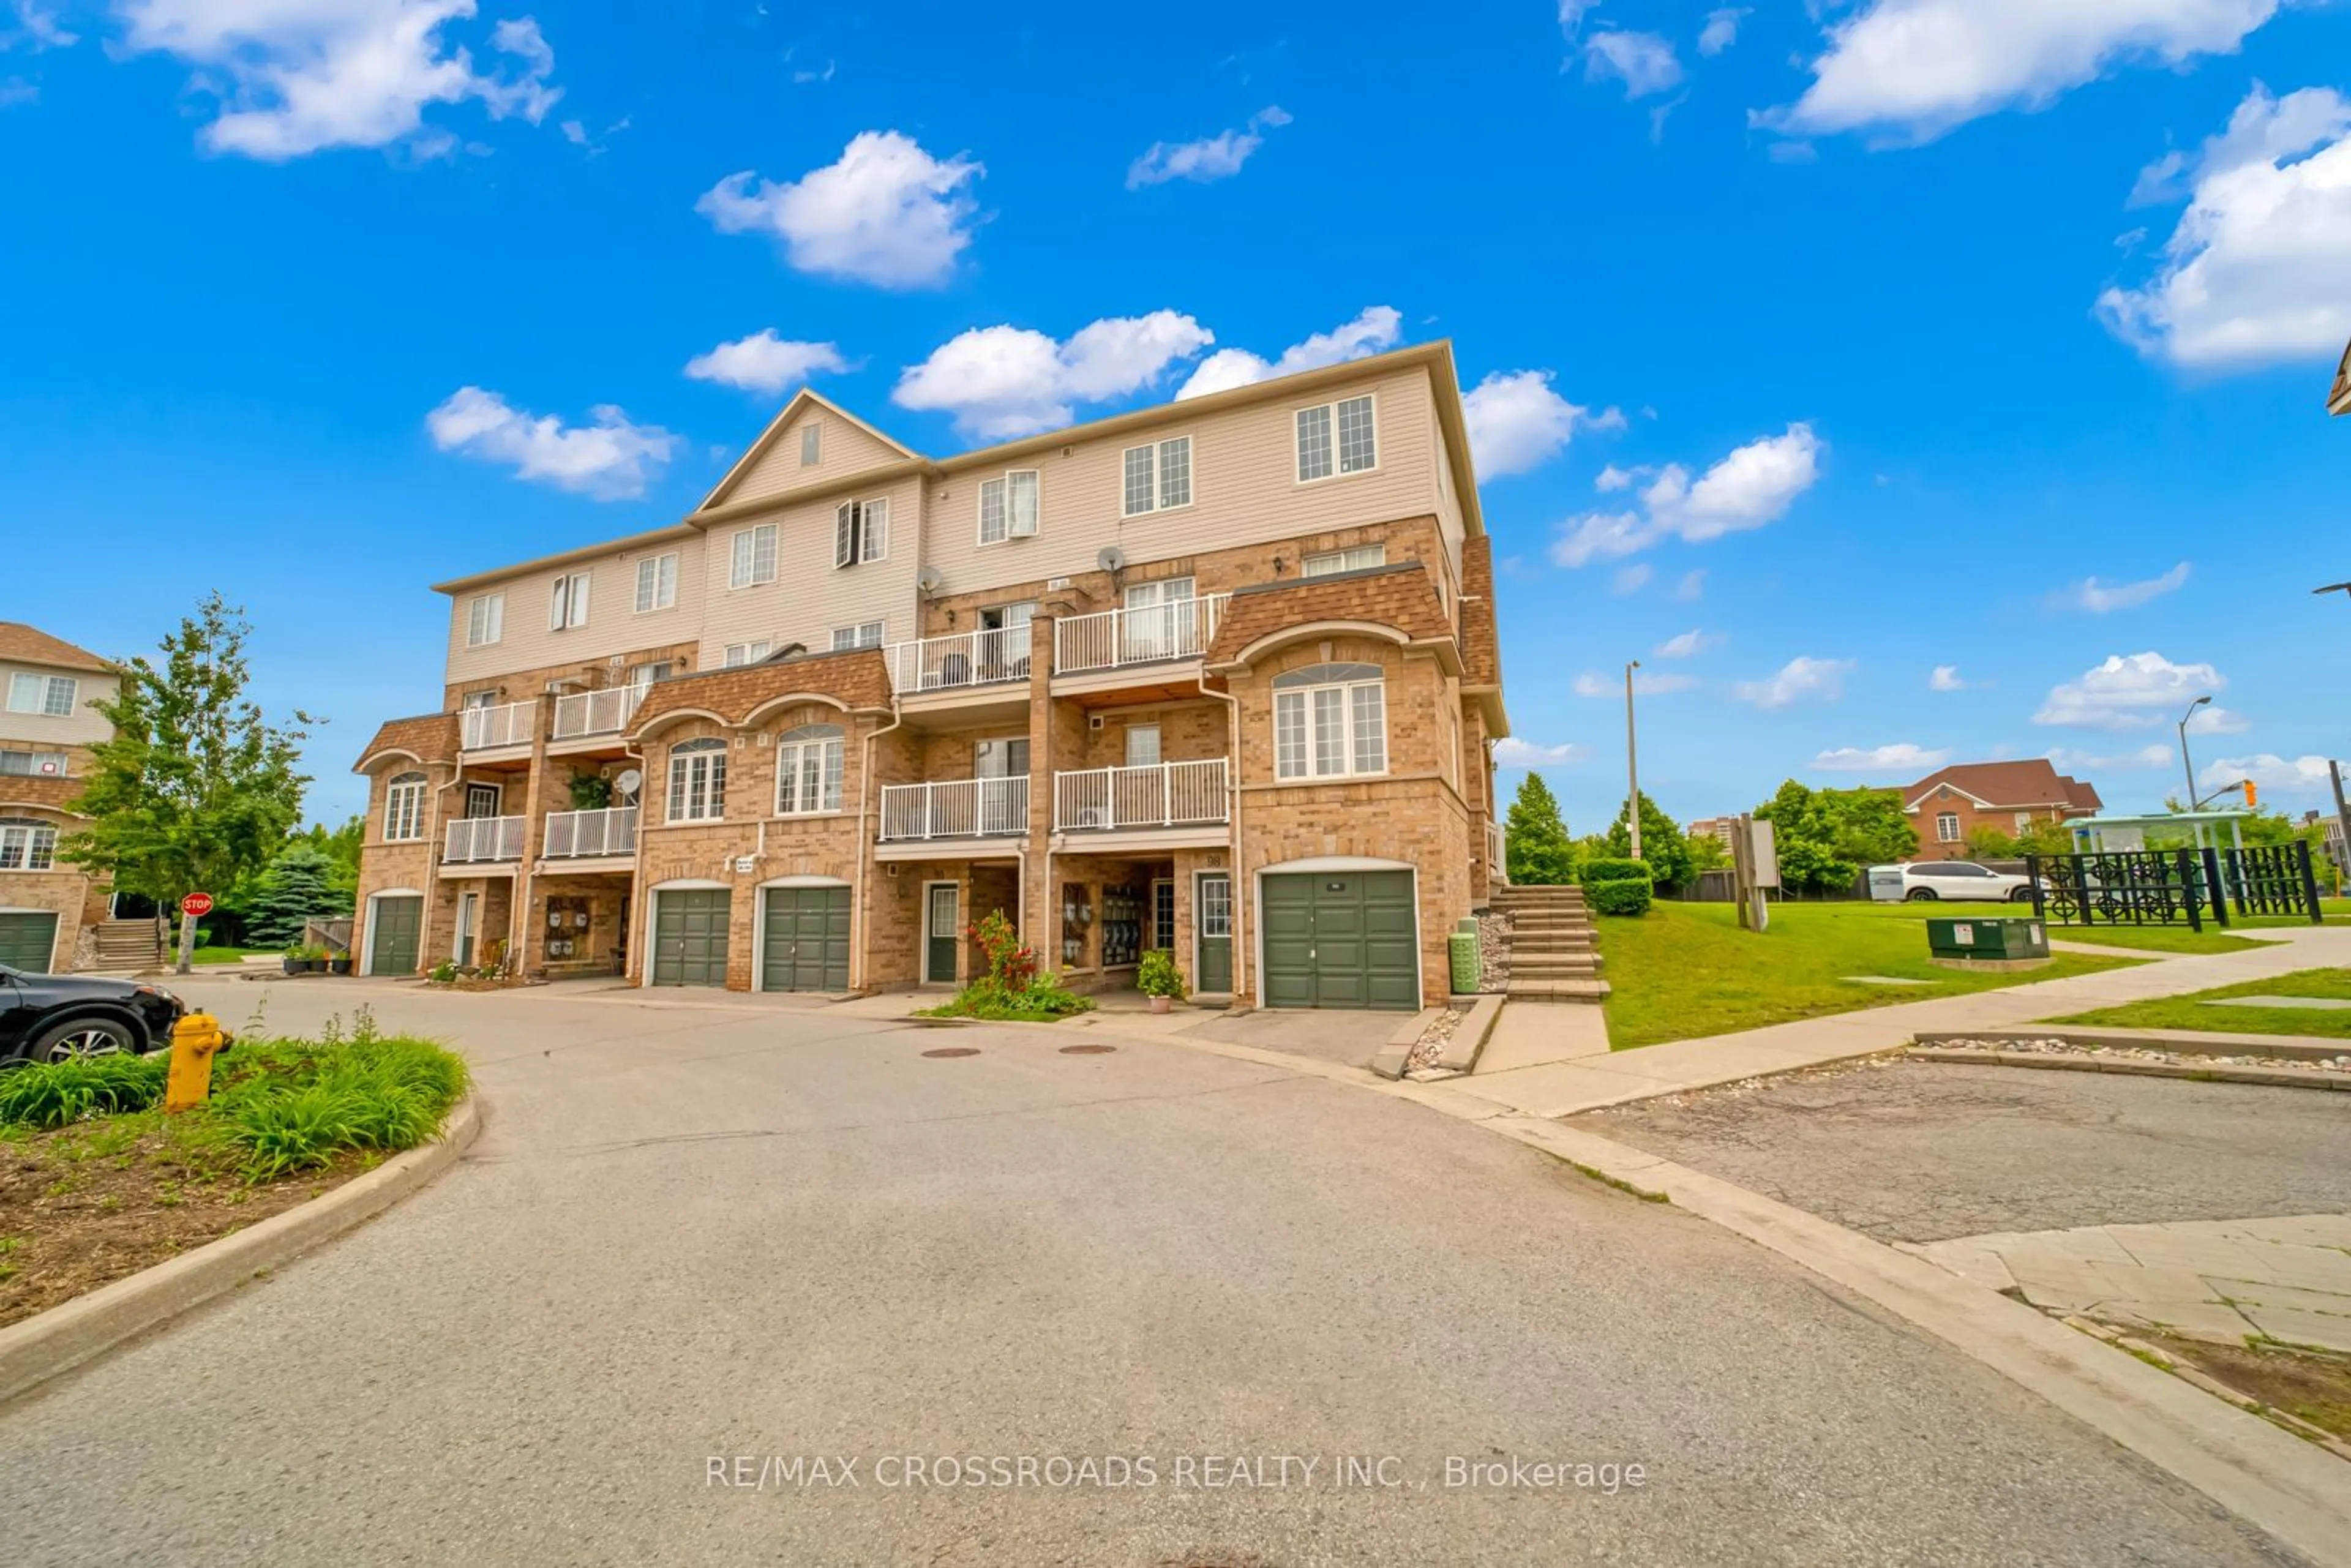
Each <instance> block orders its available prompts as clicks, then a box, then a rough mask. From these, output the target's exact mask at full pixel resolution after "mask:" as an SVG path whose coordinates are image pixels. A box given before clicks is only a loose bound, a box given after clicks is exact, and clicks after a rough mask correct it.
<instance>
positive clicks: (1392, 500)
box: [891, 367, 1460, 639]
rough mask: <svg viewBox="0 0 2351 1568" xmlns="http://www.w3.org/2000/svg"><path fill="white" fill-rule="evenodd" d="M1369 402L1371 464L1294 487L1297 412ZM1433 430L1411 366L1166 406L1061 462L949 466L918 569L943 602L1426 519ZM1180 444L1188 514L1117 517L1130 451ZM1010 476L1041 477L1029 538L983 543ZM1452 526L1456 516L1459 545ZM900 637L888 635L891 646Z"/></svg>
mask: <svg viewBox="0 0 2351 1568" xmlns="http://www.w3.org/2000/svg"><path fill="white" fill-rule="evenodd" d="M1364 392H1372V393H1374V396H1375V397H1376V398H1377V411H1376V414H1377V421H1378V423H1377V427H1376V428H1377V431H1378V441H1379V447H1378V466H1377V467H1376V468H1374V469H1373V470H1371V471H1369V472H1366V473H1362V474H1348V475H1341V476H1333V477H1332V478H1329V479H1322V480H1318V481H1316V482H1314V483H1312V484H1308V485H1301V484H1299V483H1298V482H1297V454H1296V450H1295V447H1294V445H1293V442H1294V436H1293V434H1292V433H1293V431H1294V429H1295V425H1296V413H1297V410H1298V409H1300V408H1301V407H1306V406H1309V405H1311V404H1320V403H1328V402H1338V401H1340V400H1342V399H1344V398H1349V397H1356V396H1360V395H1362V394H1363V393H1364ZM1436 432H1437V415H1436V404H1435V400H1434V398H1433V396H1432V394H1431V392H1430V391H1429V385H1428V377H1427V374H1426V371H1422V370H1421V369H1419V368H1418V367H1408V368H1406V369H1405V370H1401V371H1391V372H1389V373H1387V374H1384V375H1381V374H1375V373H1374V374H1366V375H1365V377H1364V380H1363V382H1361V383H1356V384H1349V385H1345V386H1342V387H1338V388H1333V389H1329V390H1326V391H1323V392H1316V393H1311V394H1302V395H1301V396H1300V397H1298V398H1295V399H1289V400H1282V401H1278V402H1262V403H1257V404H1253V405H1251V406H1249V407H1245V408H1240V409H1236V410H1232V411H1229V412H1227V413H1219V414H1215V415H1211V416H1208V417H1206V418H1202V417H1197V416H1194V415H1190V413H1189V411H1187V409H1186V406H1185V405H1184V404H1182V403H1176V404H1174V405H1172V406H1171V407H1170V408H1169V410H1168V411H1167V418H1166V420H1165V422H1164V423H1155V424H1154V425H1153V427H1151V428H1150V429H1149V430H1148V431H1134V432H1131V433H1129V434H1123V435H1116V436H1110V437H1105V438H1102V439H1099V440H1094V441H1089V442H1085V443H1083V444H1080V445H1077V446H1075V447H1074V448H1072V449H1071V452H1070V454H1069V455H1067V456H1064V455H1062V454H1061V451H1060V449H1058V448H1052V449H1048V450H1047V451H1045V452H1043V453H1041V454H1039V455H1032V456H1029V457H1026V458H1022V459H1021V460H1019V462H1017V463H1011V464H1007V465H1000V466H999V465H990V466H986V467H977V466H976V467H971V468H957V469H956V471H955V472H954V473H952V474H949V475H947V476H945V477H944V478H943V479H933V480H931V481H930V482H929V492H930V494H929V504H928V506H927V507H925V514H924V539H923V547H924V556H923V559H925V561H927V562H929V563H930V564H932V565H934V566H935V567H937V568H938V569H939V571H940V574H941V576H942V577H943V579H944V583H943V585H942V587H941V589H940V592H942V593H946V594H955V593H968V592H974V591H979V590H982V589H985V588H987V587H989V586H991V585H993V584H998V583H1020V582H1034V581H1039V580H1044V579H1049V578H1053V577H1061V576H1070V575H1074V574H1076V573H1078V572H1085V571H1092V570H1095V569H1096V568H1095V558H1096V557H1097V556H1098V555H1099V554H1100V553H1101V551H1102V547H1103V546H1105V545H1113V544H1114V545H1117V546H1118V547H1119V548H1120V549H1123V550H1124V551H1125V552H1126V556H1127V559H1128V560H1129V561H1130V562H1132V563H1134V565H1138V566H1140V565H1144V564H1146V563H1148V562H1151V561H1154V560H1160V559H1167V558H1169V557H1173V556H1184V555H1193V554H1197V553H1201V552H1204V551H1208V550H1217V549H1228V548H1230V547H1232V546H1235V545H1247V544H1253V543H1258V542H1260V541H1267V540H1273V539H1282V538H1292V537H1294V536H1297V535H1300V534H1309V533H1313V532H1316V531H1317V530H1320V529H1324V528H1344V527H1348V526H1351V525H1354V524H1360V523H1376V522H1386V521H1389V520H1392V519H1394V518H1397V517H1423V516H1426V515H1427V514H1428V513H1429V512H1431V511H1433V510H1435V508H1436V506H1437V479H1436V476H1435V475H1434V473H1433V472H1432V470H1433V469H1434V468H1435V467H1436V466H1437V462H1438V452H1439V450H1440V449H1439V447H1438V444H1437V440H1436ZM1186 434H1188V435H1190V436H1191V437H1192V504H1191V505H1190V506H1188V507H1177V508H1175V509H1173V510H1169V511H1164V512H1146V513H1144V514H1143V515H1142V516H1140V517H1123V516H1122V515H1121V514H1122V511H1123V483H1124V468H1123V454H1124V452H1125V450H1126V448H1127V447H1129V446H1139V445H1142V444H1144V442H1146V441H1152V442H1157V441H1164V440H1166V439H1167V438H1169V437H1171V436H1177V435H1186ZM1007 468H1034V469H1036V470H1037V471H1038V473H1039V476H1040V490H1041V499H1040V506H1039V509H1038V527H1037V534H1036V537H1035V538H1015V539H1007V540H1005V541H1003V542H1001V543H998V544H989V545H982V544H980V543H979V542H978V540H979V486H980V485H981V483H982V482H983V481H985V480H987V479H989V478H993V477H995V476H998V475H999V474H1002V473H1003V472H1005V470H1006V469H1007ZM1454 528H1455V531H1456V533H1457V535H1458V530H1459V528H1460V522H1459V517H1458V509H1457V514H1456V517H1455V522H1454ZM1455 554H1456V556H1457V558H1458V547H1457V549H1456V550H1455ZM1457 575H1458V572H1457ZM897 634H898V633H897V630H896V627H895V626H894V624H893V628H892V632H891V635H892V637H893V639H894V638H895V637H896V636H897Z"/></svg>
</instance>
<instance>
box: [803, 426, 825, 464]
mask: <svg viewBox="0 0 2351 1568" xmlns="http://www.w3.org/2000/svg"><path fill="white" fill-rule="evenodd" d="M823 461H824V421H822V420H820V419H811V420H810V421H809V422H808V423H806V424H803V425H801V426H800V466H801V467H803V468H813V467H815V466H816V465H818V464H820V463H821V462H823Z"/></svg>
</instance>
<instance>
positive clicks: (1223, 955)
mask: <svg viewBox="0 0 2351 1568" xmlns="http://www.w3.org/2000/svg"><path fill="white" fill-rule="evenodd" d="M1192 921H1193V925H1195V927H1196V932H1197V934H1196V936H1195V937H1194V941H1195V942H1196V944H1197V946H1196V948H1195V955H1196V956H1195V957H1194V960H1193V961H1194V964H1195V965H1196V967H1197V969H1198V971H1199V972H1198V973H1197V974H1196V975H1194V976H1193V977H1192V988H1193V989H1194V990H1196V991H1206V992H1207V993H1208V994H1209V995H1210V996H1212V997H1213V996H1230V995H1231V994H1232V990H1233V879H1232V878H1231V877H1230V876H1228V874H1226V873H1223V872H1214V873H1203V874H1202V875H1201V876H1200V877H1199V878H1198V880H1196V882H1194V883H1193V884H1192Z"/></svg>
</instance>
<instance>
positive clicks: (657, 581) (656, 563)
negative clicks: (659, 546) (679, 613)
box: [637, 550, 677, 615]
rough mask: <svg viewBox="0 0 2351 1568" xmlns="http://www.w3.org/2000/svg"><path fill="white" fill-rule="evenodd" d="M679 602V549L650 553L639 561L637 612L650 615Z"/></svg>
mask: <svg viewBox="0 0 2351 1568" xmlns="http://www.w3.org/2000/svg"><path fill="white" fill-rule="evenodd" d="M676 602H677V551H675V550H671V551H669V552H668V553H667V554H665V555H649V556H647V557H645V558H644V559H643V560H641V561H639V562H637V613H638V614H640V615H648V614H651V613H652V612H654V611H656V610H667V609H668V608H669V607H670V606H672V605H674V604H675V603H676Z"/></svg>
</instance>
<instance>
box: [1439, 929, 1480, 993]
mask: <svg viewBox="0 0 2351 1568" xmlns="http://www.w3.org/2000/svg"><path fill="white" fill-rule="evenodd" d="M1446 946H1447V948H1448V949H1449V950H1450V951H1451V954H1452V959H1453V994H1454V995H1455V996H1457V997H1458V996H1468V995H1471V994H1473V993H1475V992H1476V991H1477V989H1478V981H1479V973H1478V934H1477V933H1476V932H1474V931H1456V932H1454V933H1453V934H1452V935H1451V936H1447V938H1446Z"/></svg>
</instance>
